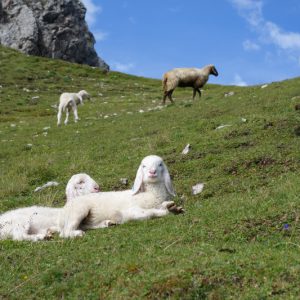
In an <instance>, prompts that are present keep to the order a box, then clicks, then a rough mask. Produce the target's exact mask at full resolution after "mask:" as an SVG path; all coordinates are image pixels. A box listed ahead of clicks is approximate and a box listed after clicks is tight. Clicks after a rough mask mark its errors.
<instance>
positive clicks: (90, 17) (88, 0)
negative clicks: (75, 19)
mask: <svg viewBox="0 0 300 300" xmlns="http://www.w3.org/2000/svg"><path fill="white" fill-rule="evenodd" d="M81 1H82V3H83V4H84V6H85V7H86V16H85V19H86V22H87V23H88V24H89V25H93V24H94V23H95V22H96V19H97V15H99V14H101V12H102V7H101V6H100V5H97V4H95V3H94V2H93V0H81Z"/></svg>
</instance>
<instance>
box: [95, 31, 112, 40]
mask: <svg viewBox="0 0 300 300" xmlns="http://www.w3.org/2000/svg"><path fill="white" fill-rule="evenodd" d="M93 35H94V37H95V39H96V41H97V42H101V41H104V40H105V39H106V38H107V37H108V35H109V34H108V33H107V32H104V31H100V30H98V31H94V32H93Z"/></svg>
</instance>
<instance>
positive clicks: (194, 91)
mask: <svg viewBox="0 0 300 300" xmlns="http://www.w3.org/2000/svg"><path fill="white" fill-rule="evenodd" d="M196 92H197V89H195V88H194V89H193V100H194V99H195V97H196Z"/></svg>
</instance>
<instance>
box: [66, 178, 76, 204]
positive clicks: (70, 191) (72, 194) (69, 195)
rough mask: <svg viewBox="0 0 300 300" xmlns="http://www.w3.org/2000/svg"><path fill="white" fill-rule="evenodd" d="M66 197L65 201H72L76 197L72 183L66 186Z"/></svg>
mask: <svg viewBox="0 0 300 300" xmlns="http://www.w3.org/2000/svg"><path fill="white" fill-rule="evenodd" d="M66 196H67V201H69V200H71V199H74V198H75V197H76V196H77V194H76V190H75V187H74V184H73V182H71V183H69V184H67V187H66Z"/></svg>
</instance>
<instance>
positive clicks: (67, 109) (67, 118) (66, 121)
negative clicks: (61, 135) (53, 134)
mask: <svg viewBox="0 0 300 300" xmlns="http://www.w3.org/2000/svg"><path fill="white" fill-rule="evenodd" d="M68 120H69V108H68V107H66V119H65V122H64V123H65V125H67V124H68Z"/></svg>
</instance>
